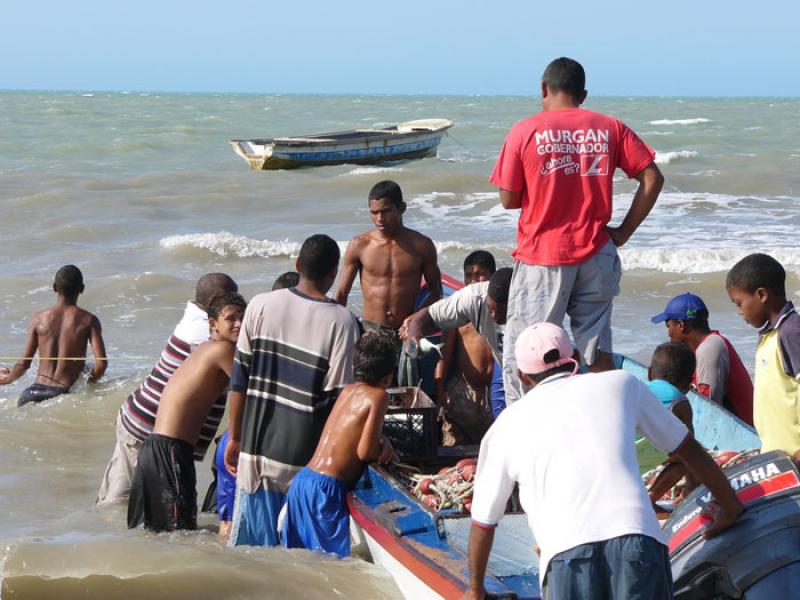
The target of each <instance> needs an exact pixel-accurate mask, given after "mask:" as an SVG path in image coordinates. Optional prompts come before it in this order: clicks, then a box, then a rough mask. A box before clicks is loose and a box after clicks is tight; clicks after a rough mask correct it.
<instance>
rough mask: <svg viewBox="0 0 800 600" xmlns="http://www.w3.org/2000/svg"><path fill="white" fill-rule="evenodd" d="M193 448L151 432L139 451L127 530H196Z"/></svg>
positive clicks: (195, 481) (185, 443)
mask: <svg viewBox="0 0 800 600" xmlns="http://www.w3.org/2000/svg"><path fill="white" fill-rule="evenodd" d="M196 485H197V479H196V474H195V470H194V448H193V447H192V445H191V444H189V443H188V442H184V441H183V440H176V439H174V438H170V437H166V436H163V435H158V434H155V433H151V434H150V436H148V438H147V439H146V440H145V441H144V444H142V449H141V450H140V451H139V461H138V463H137V464H136V472H135V473H134V475H133V483H132V484H131V495H130V499H129V500H128V527H131V528H132V527H138V526H139V525H141V524H142V523H144V526H145V528H147V529H150V530H151V531H173V530H175V529H197V489H196Z"/></svg>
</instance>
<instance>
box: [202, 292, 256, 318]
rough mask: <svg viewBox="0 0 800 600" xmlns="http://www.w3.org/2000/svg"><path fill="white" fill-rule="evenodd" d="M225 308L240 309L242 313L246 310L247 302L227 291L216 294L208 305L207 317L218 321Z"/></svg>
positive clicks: (236, 294) (235, 293)
mask: <svg viewBox="0 0 800 600" xmlns="http://www.w3.org/2000/svg"><path fill="white" fill-rule="evenodd" d="M227 306H233V307H234V308H241V309H242V311H244V309H246V308H247V300H245V299H244V298H243V297H242V295H241V294H239V293H237V292H230V291H228V292H222V293H221V294H217V295H216V296H214V297H213V298H212V299H211V302H209V304H208V316H209V317H210V318H212V319H215V320H216V319H219V315H220V314H221V313H222V310H223V309H224V308H225V307H227Z"/></svg>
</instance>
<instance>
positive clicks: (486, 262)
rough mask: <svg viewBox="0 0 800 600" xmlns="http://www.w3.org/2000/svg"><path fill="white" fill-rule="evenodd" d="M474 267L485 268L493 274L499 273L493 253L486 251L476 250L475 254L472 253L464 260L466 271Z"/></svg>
mask: <svg viewBox="0 0 800 600" xmlns="http://www.w3.org/2000/svg"><path fill="white" fill-rule="evenodd" d="M473 265H477V266H479V267H483V268H484V269H486V270H487V271H489V273H492V274H494V272H495V271H497V265H496V264H495V262H494V256H492V253H491V252H487V251H486V250H475V252H472V253H471V254H469V255H468V256H467V258H465V259H464V270H466V268H467V267H471V266H473Z"/></svg>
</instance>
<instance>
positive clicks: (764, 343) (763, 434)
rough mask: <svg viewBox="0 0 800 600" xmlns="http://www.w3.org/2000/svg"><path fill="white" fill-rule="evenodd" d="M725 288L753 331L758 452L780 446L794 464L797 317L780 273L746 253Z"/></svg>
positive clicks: (799, 424) (766, 259)
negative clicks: (754, 330)
mask: <svg viewBox="0 0 800 600" xmlns="http://www.w3.org/2000/svg"><path fill="white" fill-rule="evenodd" d="M725 287H726V288H727V290H728V296H729V297H730V299H731V302H733V303H734V304H735V305H736V308H737V310H738V312H739V315H740V316H741V317H742V318H743V319H744V320H745V321H747V322H748V323H750V325H752V326H753V327H757V328H758V330H759V331H758V334H759V339H758V348H757V349H756V370H755V381H754V386H753V387H754V394H753V421H754V422H755V426H756V431H757V432H758V436H759V437H760V438H761V452H769V451H770V450H783V451H785V452H786V453H788V454H789V456H791V457H793V458H794V461H795V462H796V463H798V464H800V419H798V411H799V410H800V405H799V403H800V398H798V391H799V390H800V387H798V378H800V315H798V314H797V312H796V311H795V308H794V305H793V304H792V303H791V302H789V301H788V300H787V299H786V271H785V270H784V269H783V267H782V266H781V264H780V263H779V262H778V261H777V260H775V259H774V258H772V257H771V256H768V255H766V254H751V255H749V256H746V257H744V258H743V259H742V260H740V261H739V262H738V263H736V264H735V265H734V266H733V268H732V269H731V270H730V271H729V272H728V277H727V278H726V280H725Z"/></svg>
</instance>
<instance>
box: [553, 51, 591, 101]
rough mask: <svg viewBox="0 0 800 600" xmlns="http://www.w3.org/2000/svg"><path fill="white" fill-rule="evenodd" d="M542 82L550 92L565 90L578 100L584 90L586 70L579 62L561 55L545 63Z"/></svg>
mask: <svg viewBox="0 0 800 600" xmlns="http://www.w3.org/2000/svg"><path fill="white" fill-rule="evenodd" d="M542 83H543V84H545V85H546V86H547V87H548V88H549V89H550V91H552V92H566V93H567V94H569V95H570V96H572V97H573V98H575V99H576V100H580V98H581V96H582V95H583V92H584V91H585V90H586V72H585V71H584V70H583V67H582V66H581V63H579V62H578V61H576V60H572V59H571V58H566V57H563V56H562V57H561V58H557V59H555V60H554V61H553V62H551V63H550V64H549V65H547V68H546V69H545V70H544V73H543V74H542Z"/></svg>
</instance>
